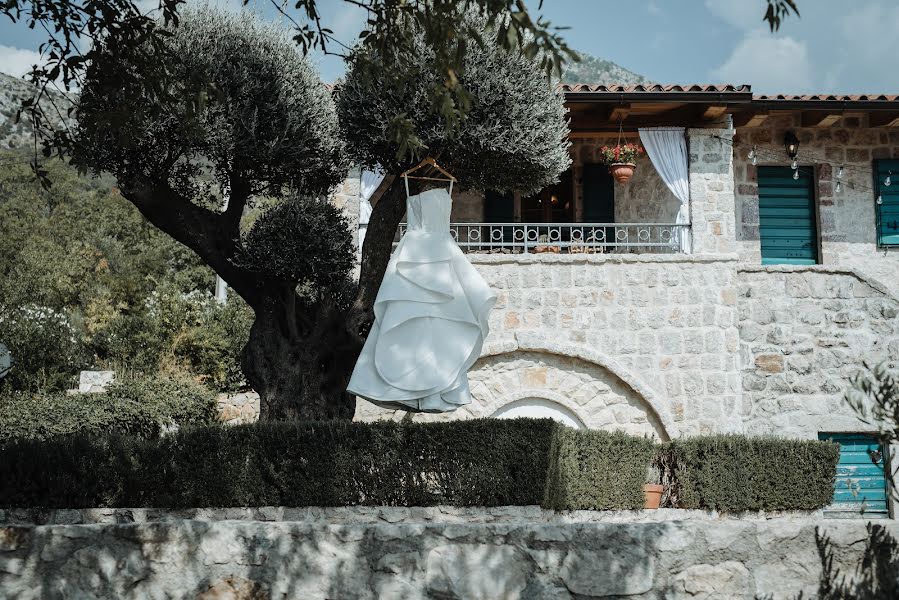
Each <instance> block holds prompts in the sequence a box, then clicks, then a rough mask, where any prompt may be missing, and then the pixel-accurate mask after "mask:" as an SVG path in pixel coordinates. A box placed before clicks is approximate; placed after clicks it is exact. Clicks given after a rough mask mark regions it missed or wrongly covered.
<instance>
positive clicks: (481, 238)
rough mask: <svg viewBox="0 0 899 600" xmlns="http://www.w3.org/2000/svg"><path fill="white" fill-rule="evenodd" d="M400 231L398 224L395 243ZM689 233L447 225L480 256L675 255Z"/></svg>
mask: <svg viewBox="0 0 899 600" xmlns="http://www.w3.org/2000/svg"><path fill="white" fill-rule="evenodd" d="M405 232H406V224H405V223H402V224H400V227H399V231H398V232H397V237H396V242H399V239H400V238H401V237H402V236H403V234H404V233H405ZM689 232H690V225H689V224H674V223H450V233H451V234H452V236H453V239H454V240H456V243H457V244H458V245H459V247H460V248H461V249H462V251H463V252H465V253H484V254H491V253H493V254H532V253H533V254H539V253H558V254H609V253H618V254H622V253H634V254H645V253H656V254H677V253H680V252H681V240H682V239H684V237H685V236H688V235H689Z"/></svg>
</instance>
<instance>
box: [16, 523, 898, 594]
mask: <svg viewBox="0 0 899 600" xmlns="http://www.w3.org/2000/svg"><path fill="white" fill-rule="evenodd" d="M897 536H899V525H897V524H896V523H895V522H886V523H884V525H882V526H877V528H876V529H875V530H873V531H871V532H869V531H867V530H866V524H865V522H864V521H863V520H860V519H857V520H846V521H839V520H833V521H820V520H796V521H793V520H780V519H773V520H759V521H737V520H733V521H670V522H654V523H653V522H650V523H577V524H566V523H534V522H526V521H523V522H507V523H453V524H447V523H440V522H437V523H427V524H426V523H406V524H389V523H377V524H373V523H355V524H341V525H333V524H324V523H310V522H303V521H282V522H260V521H218V522H204V521H189V520H187V521H184V520H180V521H167V522H155V523H143V524H111V525H110V524H107V525H53V526H37V527H34V526H2V527H0V597H3V598H17V599H18V600H32V599H33V600H38V599H41V600H42V599H46V598H118V599H121V600H131V599H138V598H168V599H176V600H177V599H191V600H213V599H222V598H234V599H237V598H241V599H245V600H250V599H252V600H269V599H274V598H304V599H305V598H308V599H310V600H313V599H314V600H319V599H326V598H354V599H360V600H364V599H367V598H371V599H375V598H391V599H394V598H395V599H397V600H403V599H409V600H411V599H418V598H443V599H446V600H450V599H469V598H472V599H473V598H483V599H488V598H489V599H493V598H503V599H506V600H518V599H521V600H529V599H532V600H537V599H544V598H556V599H574V598H606V597H616V598H618V597H625V596H626V597H628V598H634V599H635V600H649V599H661V598H670V599H675V600H677V599H686V598H691V599H693V600H703V599H717V598H730V599H734V600H740V599H747V600H748V599H752V598H759V597H764V598H772V599H787V598H790V599H792V598H797V597H803V598H805V597H814V596H815V594H816V593H817V591H818V590H819V589H821V586H822V581H824V582H827V581H830V583H832V584H834V585H850V586H851V585H853V584H854V583H855V582H859V584H860V585H862V586H864V585H866V584H865V583H864V581H866V575H867V581H868V584H870V581H871V580H874V581H876V579H875V578H874V577H872V576H873V575H874V572H873V567H871V566H868V567H867V568H865V567H864V566H863V556H864V553H865V551H866V548H868V547H871V548H873V549H874V550H875V552H877V551H880V552H879V555H880V556H881V560H892V561H895V560H896V557H895V556H890V553H889V545H890V544H891V543H892V544H893V545H895V544H896V538H897ZM819 540H824V541H826V545H825V546H824V547H825V550H826V556H827V555H829V556H830V557H832V560H833V562H832V567H833V569H834V571H833V572H834V573H838V574H839V576H841V577H844V579H842V580H838V579H833V580H829V579H827V578H826V575H825V569H824V568H823V566H822V563H823V560H822V558H821V557H820V556H819V554H818V550H819ZM860 542H861V543H860ZM865 542H867V543H865ZM894 547H895V546H894ZM893 564H895V562H894V563H893ZM884 567H885V568H884V570H883V573H884V574H885V576H886V578H890V577H893V578H895V577H896V574H895V569H893V571H890V570H889V569H890V567H889V565H888V564H886V565H884ZM893 585H895V582H894V584H893ZM877 591H878V590H877V589H876V588H871V587H863V588H862V589H861V590H860V591H858V592H857V593H858V596H853V597H866V598H874V597H885V596H883V595H880V596H878V595H877ZM847 597H848V596H847Z"/></svg>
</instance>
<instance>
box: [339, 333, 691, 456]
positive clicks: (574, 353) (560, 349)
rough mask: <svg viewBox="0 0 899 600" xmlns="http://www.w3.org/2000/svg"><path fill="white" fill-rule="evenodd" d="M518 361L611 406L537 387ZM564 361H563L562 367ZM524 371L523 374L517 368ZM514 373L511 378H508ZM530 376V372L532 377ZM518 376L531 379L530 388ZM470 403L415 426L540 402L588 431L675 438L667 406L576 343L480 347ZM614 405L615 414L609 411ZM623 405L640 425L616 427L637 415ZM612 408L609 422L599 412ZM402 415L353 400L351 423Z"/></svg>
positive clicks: (552, 385)
mask: <svg viewBox="0 0 899 600" xmlns="http://www.w3.org/2000/svg"><path fill="white" fill-rule="evenodd" d="M518 359H523V360H525V361H527V360H532V361H533V360H535V359H536V360H538V361H544V362H552V363H553V366H554V367H556V369H555V370H556V372H563V371H566V370H568V371H570V372H572V373H573V374H575V375H577V374H580V375H582V376H587V377H586V378H588V379H590V380H592V381H595V382H598V383H600V384H602V385H605V386H607V387H608V388H609V389H608V391H609V392H610V393H612V392H613V391H614V393H612V395H613V396H616V395H617V396H618V398H617V400H616V401H615V402H611V403H609V402H608V401H607V400H605V401H604V399H603V398H599V399H597V398H598V397H600V396H605V395H606V394H605V393H604V392H599V393H598V394H594V395H593V396H592V397H591V398H588V399H587V401H584V402H583V403H581V402H579V401H578V400H579V399H580V400H583V399H584V396H583V394H587V395H589V392H587V391H586V390H587V389H588V388H586V387H585V388H583V390H582V391H581V394H582V396H580V397H579V398H577V397H575V396H574V395H572V394H571V393H569V392H571V390H568V389H566V386H565V385H564V384H562V385H558V386H556V382H551V381H549V380H547V381H543V382H541V380H540V379H539V376H537V375H536V374H533V375H528V374H527V373H526V365H524V364H521V365H518V366H515V365H514V364H513V363H514V361H515V360H518ZM566 361H567V362H566ZM488 364H490V365H491V366H492V367H496V368H494V369H493V370H495V371H497V373H496V377H492V378H490V380H488V378H485V377H482V372H483V369H484V367H485V365H488ZM522 368H524V369H522ZM516 370H518V371H519V373H518V374H517V375H515V374H513V372H514V371H516ZM532 373H533V372H532ZM520 377H536V379H531V381H530V383H528V382H527V381H525V380H524V379H519V380H518V382H517V383H516V381H515V380H516V378H520ZM469 380H470V384H471V393H472V402H471V404H468V405H465V406H462V407H460V408H459V409H458V410H456V411H454V412H451V413H441V414H415V415H413V419H414V420H415V421H453V420H457V419H467V418H479V417H490V416H492V415H493V414H494V413H495V412H496V411H497V410H499V409H500V408H501V407H502V406H504V405H507V404H510V403H513V402H516V401H519V400H521V399H524V398H543V399H545V400H549V401H552V402H556V403H557V404H560V405H561V406H563V407H565V408H566V409H568V410H571V411H572V412H573V413H574V414H575V415H576V416H577V417H578V418H579V419H580V420H581V421H582V422H583V423H584V424H585V425H586V426H587V427H589V428H594V429H623V430H625V431H628V432H629V433H635V434H641V433H645V434H649V435H652V436H653V437H657V438H658V439H661V440H662V441H668V440H670V439H671V438H672V437H677V436H678V435H679V428H678V425H677V423H676V422H675V421H674V419H673V417H672V413H671V410H670V408H669V406H668V403H667V402H665V401H664V400H663V398H661V397H660V396H659V395H658V394H657V393H656V392H655V391H654V390H653V389H652V388H651V387H649V386H648V385H646V384H645V383H644V382H643V381H642V380H641V379H640V378H639V377H637V376H636V375H635V374H634V373H632V372H631V371H630V370H629V369H627V368H625V367H624V366H622V365H621V364H619V363H618V362H617V361H615V360H614V359H612V358H611V357H609V356H607V355H605V354H603V353H601V352H598V351H596V350H594V349H592V348H587V347H584V346H581V345H578V344H573V343H567V342H556V341H551V340H547V339H546V338H545V337H543V336H542V335H539V334H531V333H519V334H517V335H516V336H515V337H514V338H508V337H504V338H501V339H495V338H494V339H493V340H491V341H490V342H489V343H488V344H486V345H485V347H484V350H483V352H482V353H481V358H480V359H479V360H478V362H477V363H475V365H474V366H473V367H472V369H471V371H470V372H469ZM614 405H617V412H616V409H615V406H614ZM625 405H626V406H629V407H631V408H633V409H636V410H638V411H640V412H641V413H642V414H643V419H644V420H643V421H642V422H636V423H634V422H632V423H630V424H628V423H621V422H619V417H620V420H621V421H627V420H628V415H627V413H628V412H630V414H631V415H632V416H633V418H634V419H635V420H637V421H640V418H639V417H638V416H636V414H637V413H635V412H633V411H628V410H627V409H626V408H625ZM609 406H612V409H611V414H612V415H613V416H614V419H613V420H612V421H609V419H608V414H609V413H608V412H605V414H603V410H602V409H603V408H604V407H609ZM406 415H407V413H406V412H405V411H401V410H398V411H392V410H387V409H383V408H379V407H377V406H375V405H373V404H371V403H369V402H366V401H364V400H362V399H359V401H358V402H357V408H356V416H355V420H357V421H376V420H381V419H391V420H399V419H402V418H404V417H405V416H406Z"/></svg>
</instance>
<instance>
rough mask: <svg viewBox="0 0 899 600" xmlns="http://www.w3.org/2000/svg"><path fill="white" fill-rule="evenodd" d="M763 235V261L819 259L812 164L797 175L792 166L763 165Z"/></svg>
mask: <svg viewBox="0 0 899 600" xmlns="http://www.w3.org/2000/svg"><path fill="white" fill-rule="evenodd" d="M758 182H759V238H760V240H761V245H762V264H763V265H814V264H816V263H817V262H818V232H817V227H816V226H815V221H816V217H815V199H814V195H813V193H812V186H813V183H814V177H813V174H812V173H811V171H810V170H809V169H808V168H801V169H799V179H793V169H791V168H790V167H759V168H758Z"/></svg>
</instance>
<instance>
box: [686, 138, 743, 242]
mask: <svg viewBox="0 0 899 600" xmlns="http://www.w3.org/2000/svg"><path fill="white" fill-rule="evenodd" d="M732 135H733V134H732V132H731V131H730V130H728V129H689V130H687V143H688V146H687V148H688V151H689V154H690V159H689V177H690V222H691V223H692V224H693V226H692V236H693V252H694V253H695V254H720V255H731V254H734V253H736V251H737V247H736V242H735V235H736V221H735V217H734V202H735V200H734V165H733V149H732V146H731V137H732Z"/></svg>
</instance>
